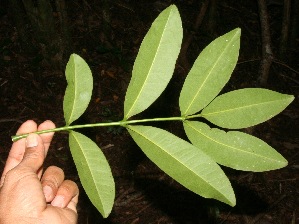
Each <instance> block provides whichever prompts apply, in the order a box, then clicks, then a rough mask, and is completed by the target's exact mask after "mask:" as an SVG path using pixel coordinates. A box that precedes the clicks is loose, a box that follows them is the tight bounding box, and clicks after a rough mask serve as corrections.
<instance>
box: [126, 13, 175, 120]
mask: <svg viewBox="0 0 299 224" xmlns="http://www.w3.org/2000/svg"><path fill="white" fill-rule="evenodd" d="M171 13H172V10H170V13H169V16H168V18H167V21H166V23H165V26H164V27H166V26H167V24H168V22H169V18H170V15H171ZM165 32H166V29H165V28H164V30H163V32H162V36H161V38H160V41H159V45H158V47H157V50H156V54H155V56H154V59H153V62H152V64H151V66H150V69H149V71H148V73H147V76H146V79H145V80H144V82H143V84H142V87H141V89H140V91H139V93H138V95H137V97H136V99H135V101H134V102H133V104H132V106H131V108H130V110H129V111H128V113H127V114H126V116H125V117H126V118H129V117H130V116H129V114H130V113H131V111H132V109H133V108H134V107H135V104H136V102H137V101H138V99H139V97H140V95H141V92H143V89H144V88H145V86H146V83H147V80H148V79H149V75H148V74H150V72H151V70H152V68H153V65H154V64H155V61H156V57H157V54H158V52H159V49H160V47H161V42H162V40H163V37H164V33H165Z"/></svg>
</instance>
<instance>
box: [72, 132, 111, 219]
mask: <svg viewBox="0 0 299 224" xmlns="http://www.w3.org/2000/svg"><path fill="white" fill-rule="evenodd" d="M69 145H70V149H71V153H72V156H73V159H74V161H75V164H76V168H77V170H78V174H79V177H80V181H81V183H82V185H83V188H84V190H85V192H86V194H87V195H88V197H89V199H90V200H91V202H92V203H93V205H94V206H95V207H96V208H97V209H98V210H99V212H100V213H101V214H102V215H103V217H105V218H106V217H108V215H109V214H110V212H111V210H112V207H113V203H114V198H115V184H114V180H113V176H112V173H111V169H110V166H109V164H108V161H107V160H106V158H105V156H104V154H103V152H102V151H101V149H100V148H99V147H98V146H97V145H96V144H95V143H94V142H93V141H92V140H91V139H89V138H87V137H86V136H85V135H83V134H80V133H78V132H75V131H71V132H70V136H69Z"/></svg>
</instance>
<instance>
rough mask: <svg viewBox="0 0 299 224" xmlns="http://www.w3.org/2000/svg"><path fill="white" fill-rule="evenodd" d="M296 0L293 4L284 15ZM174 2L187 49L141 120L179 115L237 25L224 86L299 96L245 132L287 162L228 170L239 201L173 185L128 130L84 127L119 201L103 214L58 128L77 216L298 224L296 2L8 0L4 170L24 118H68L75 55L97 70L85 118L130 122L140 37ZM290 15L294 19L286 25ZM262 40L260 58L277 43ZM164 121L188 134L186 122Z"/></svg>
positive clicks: (61, 161)
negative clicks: (229, 202) (215, 48)
mask: <svg viewBox="0 0 299 224" xmlns="http://www.w3.org/2000/svg"><path fill="white" fill-rule="evenodd" d="M258 2H259V3H263V2H265V3H266V9H267V12H266V13H267V14H266V15H267V16H268V19H269V34H270V35H268V36H267V34H263V33H262V32H261V31H264V30H265V27H262V28H261V23H260V18H261V15H262V14H261V12H260V11H259V7H258V4H257V3H258ZM287 3H291V7H290V10H289V11H287V10H286V11H285V12H286V13H285V14H284V10H285V9H287V8H286V7H285V6H286V5H287ZM170 4H176V5H177V7H178V9H179V11H180V14H181V17H182V22H183V28H184V41H183V48H182V52H181V55H180V58H179V60H178V62H177V66H176V70H175V74H174V77H173V79H172V80H171V83H170V85H169V87H168V88H167V89H166V91H165V93H163V94H162V96H161V98H160V99H159V100H158V101H157V102H156V103H155V104H154V105H153V106H152V107H151V108H150V109H149V110H147V111H146V112H145V113H143V114H141V115H140V117H143V118H148V117H154V116H157V117H164V116H177V115H179V110H178V95H179V92H180V89H181V87H182V84H183V81H184V79H185V77H186V75H187V74H188V70H189V69H190V65H192V63H193V62H194V60H195V58H196V57H197V56H198V54H199V53H200V51H201V50H202V49H203V48H204V47H205V46H206V45H207V44H209V43H210V42H211V41H212V40H213V39H215V38H216V37H218V36H220V35H223V34H224V33H226V32H228V31H230V30H232V29H234V28H236V27H240V28H241V29H242V35H241V49H240V56H239V61H238V65H237V66H236V69H235V71H234V73H233V74H232V78H231V80H230V81H229V83H228V84H227V85H226V86H225V88H224V90H223V92H227V91H231V90H234V89H240V88H245V87H264V88H268V89H271V90H275V91H278V92H281V93H286V94H292V95H295V97H296V98H295V100H294V101H293V103H292V104H291V105H290V106H289V107H287V108H286V109H285V110H284V111H283V112H282V113H281V114H279V115H278V116H276V117H274V118H273V119H271V120H269V121H267V122H265V123H263V124H260V125H258V126H256V127H255V128H253V129H246V130H244V131H246V132H250V133H252V134H253V135H254V136H257V137H259V138H261V139H263V140H264V141H266V142H267V143H268V144H270V145H271V146H272V147H274V148H275V149H276V150H277V151H278V152H280V153H281V154H282V155H283V156H284V157H285V158H286V159H287V160H288V161H289V165H288V166H287V167H285V168H283V169H280V170H276V171H271V172H264V173H251V172H241V171H235V170H231V169H227V168H224V171H225V172H226V174H227V175H228V176H229V178H230V180H231V182H232V185H233V188H234V190H235V193H236V197H237V206H235V207H234V208H231V207H229V206H226V205H224V204H222V203H220V202H217V201H215V200H208V199H203V198H201V197H200V196H197V195H195V194H193V193H191V192H189V191H188V190H186V189H185V188H183V187H182V186H180V185H179V184H178V183H176V182H175V181H173V180H172V179H171V178H169V177H168V176H167V175H166V174H164V173H163V172H162V171H160V170H159V169H158V168H157V167H156V166H155V165H154V164H153V163H152V162H151V161H149V160H148V159H147V158H146V157H145V156H144V155H143V153H142V152H141V150H140V149H139V148H138V147H137V146H136V145H135V143H134V142H133V140H132V139H131V138H130V136H129V135H128V133H127V132H126V131H125V130H123V129H121V128H115V127H114V128H96V129H88V130H83V132H84V134H86V135H88V136H89V137H90V138H92V139H93V140H94V141H96V142H97V144H98V145H99V146H100V147H101V149H102V150H103V152H104V154H105V155H106V157H107V159H108V161H109V163H110V165H111V168H112V172H113V175H114V178H115V182H116V201H115V205H114V208H113V211H112V213H111V215H110V216H109V218H107V219H105V220H104V219H102V218H101V215H100V214H99V213H98V212H97V210H96V209H95V208H94V207H93V206H92V204H91V203H90V202H89V200H88V198H87V196H86V195H85V194H84V191H83V189H82V187H81V185H80V181H79V178H78V176H77V171H76V169H75V166H74V163H73V160H72V158H71V155H70V152H69V148H68V143H67V135H66V134H63V133H57V134H56V135H55V137H54V140H53V144H52V146H51V150H50V151H49V155H48V157H47V161H46V166H49V165H56V166H59V167H61V168H63V169H64V170H65V173H66V177H67V178H68V179H71V180H74V181H76V182H77V183H78V185H79V187H80V188H81V191H80V202H79V205H78V213H79V223H84V224H85V223H173V224H178V223H183V224H188V223H190V224H191V223H229V224H231V223H263V224H267V223H277V224H284V223H286V224H294V223H299V206H298V205H299V180H298V178H299V156H298V149H299V136H298V133H299V126H298V123H299V122H298V119H299V112H298V108H299V102H298V93H299V75H298V71H299V47H298V45H299V37H298V28H299V26H298V12H299V7H298V0H293V1H279V0H271V1H270V0H269V1H260V0H259V1H244V0H243V1H232V0H231V1H229V0H227V1H215V0H210V1H199V0H197V1H196V0H181V1H179V0H177V1H171V0H165V1H162V0H160V1H159V0H157V1H145V0H142V1H132V0H125V1H108V0H101V1H92V0H83V1H80V0H74V1H62V0H56V1H54V0H52V1H49V0H41V1H31V0H30V1H29V0H28V1H23V2H22V1H18V0H12V1H1V3H0V5H1V6H0V66H1V67H0V68H1V70H0V143H1V144H0V170H1V171H2V170H3V167H4V163H5V160H6V157H7V154H8V151H9V149H10V147H11V139H10V136H11V135H14V134H15V132H16V130H17V128H18V127H19V126H20V124H21V123H22V122H24V121H26V120H28V119H33V120H34V121H36V122H38V123H40V122H42V121H44V120H46V119H50V120H52V121H54V123H55V124H56V125H57V126H63V125H64V118H63V112H62V101H63V96H64V91H65V87H66V81H65V77H64V68H65V65H66V62H67V60H68V58H69V55H70V54H71V53H77V54H79V55H80V56H81V57H83V58H84V59H85V60H86V62H87V63H88V64H89V66H90V67H91V69H92V72H93V76H94V92H93V97H92V100H91V103H90V105H89V107H88V109H87V111H86V113H85V114H84V115H83V116H82V118H80V119H79V121H78V122H77V123H95V122H107V121H119V120H121V119H122V116H123V101H124V96H125V92H126V88H127V85H128V83H129V80H130V77H131V70H132V66H133V63H134V60H135V57H136V55H137V53H138V49H139V46H140V43H141V41H142V39H143V37H144V35H145V34H146V32H147V31H148V29H149V27H150V25H151V23H152V22H153V21H154V19H155V18H156V17H157V16H158V14H159V13H160V12H161V11H162V10H163V9H165V8H166V7H167V6H169V5H170ZM205 6H207V7H206V8H205ZM204 9H206V10H204ZM286 15H289V18H290V20H289V21H288V20H284V19H285V18H287V17H286ZM196 24H197V25H196ZM288 24H289V25H290V26H289V29H286V28H288V26H287V25H288ZM263 35H264V36H263ZM262 37H266V41H267V40H268V41H269V38H270V39H271V42H272V44H271V46H272V53H273V54H271V55H270V57H269V55H265V54H263V47H265V46H266V44H267V43H269V42H263V41H262ZM267 37H268V39H267ZM267 66H268V67H269V69H267ZM265 75H266V76H267V75H268V78H267V79H266V80H265V79H263V77H265ZM161 126H162V127H163V128H166V129H168V130H169V131H171V132H173V133H175V134H177V135H179V136H181V137H184V135H183V132H182V129H181V124H180V123H176V122H173V123H166V124H161Z"/></svg>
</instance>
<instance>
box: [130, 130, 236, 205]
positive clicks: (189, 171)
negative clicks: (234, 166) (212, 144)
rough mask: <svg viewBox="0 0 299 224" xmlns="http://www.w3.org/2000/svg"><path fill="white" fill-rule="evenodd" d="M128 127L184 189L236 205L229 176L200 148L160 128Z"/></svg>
mask: <svg viewBox="0 0 299 224" xmlns="http://www.w3.org/2000/svg"><path fill="white" fill-rule="evenodd" d="M127 129H128V131H129V133H130V135H131V136H132V138H133V139H134V141H135V142H136V143H137V144H138V146H139V147H140V148H141V149H142V151H143V152H144V153H145V154H146V155H147V157H148V158H149V159H151V160H152V161H153V162H154V163H155V164H156V165H157V166H158V167H159V168H160V169H161V170H163V171H164V172H165V173H167V174H168V175H169V176H171V177H172V178H173V179H175V180H176V181H178V182H179V183H180V184H182V185H183V186H185V187H186V188H187V189H189V190H191V191H193V192H194V193H196V194H199V195H201V196H203V197H205V198H214V199H217V200H219V201H222V202H224V203H227V204H229V205H232V206H234V205H235V203H236V201H235V195H234V192H233V189H232V187H231V184H230V182H229V180H228V178H227V177H226V176H225V174H224V173H223V171H222V170H221V168H220V167H219V166H218V165H217V164H216V163H215V162H214V161H213V160H212V159H211V158H210V157H209V156H207V155H206V154H205V153H203V152H202V151H201V150H199V149H198V148H196V147H195V146H193V145H191V144H190V143H188V142H186V141H184V140H182V139H180V138H178V137H177V136H175V135H173V134H171V133H169V132H167V131H165V130H163V129H159V128H155V127H150V126H135V125H134V126H127Z"/></svg>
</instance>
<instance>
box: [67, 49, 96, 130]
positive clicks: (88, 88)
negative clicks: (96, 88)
mask: <svg viewBox="0 0 299 224" xmlns="http://www.w3.org/2000/svg"><path fill="white" fill-rule="evenodd" d="M65 76H66V81H67V87H66V90H65V95H64V99H63V112H64V119H65V122H66V125H69V124H71V123H72V122H73V121H75V120H77V119H78V118H79V117H80V116H81V115H82V114H83V113H84V111H85V110H86V108H87V106H88V104H89V101H90V98H91V94H92V88H93V79H92V74H91V71H90V68H89V66H88V65H87V63H86V62H85V61H84V60H83V59H82V58H81V57H80V56H79V55H76V54H72V55H71V57H70V59H69V61H68V63H67V65H66V70H65Z"/></svg>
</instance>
